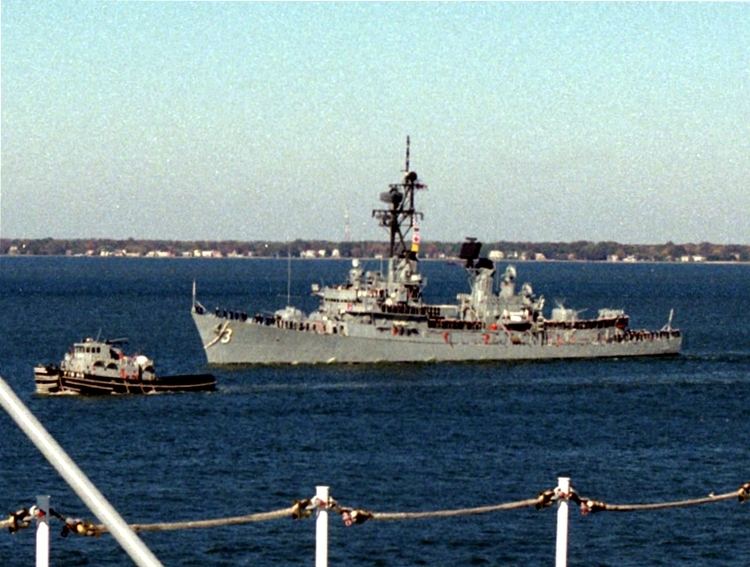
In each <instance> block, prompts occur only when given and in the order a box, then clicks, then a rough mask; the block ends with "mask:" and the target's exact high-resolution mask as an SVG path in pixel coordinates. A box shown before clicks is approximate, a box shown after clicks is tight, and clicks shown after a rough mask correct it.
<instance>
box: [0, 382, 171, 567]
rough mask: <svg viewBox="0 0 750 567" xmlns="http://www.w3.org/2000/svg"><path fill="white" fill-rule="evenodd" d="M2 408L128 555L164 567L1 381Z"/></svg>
mask: <svg viewBox="0 0 750 567" xmlns="http://www.w3.org/2000/svg"><path fill="white" fill-rule="evenodd" d="M0 405H2V406H3V408H5V411H7V412H8V414H9V415H10V416H11V417H12V418H13V420H14V421H15V422H16V423H17V424H18V427H20V428H21V430H22V431H23V432H24V433H25V434H26V436H27V437H28V438H29V439H31V441H32V442H33V443H34V445H36V447H37V449H39V451H40V452H41V453H42V455H44V456H45V457H46V458H47V460H48V461H49V462H50V463H51V464H52V466H53V467H55V469H56V470H57V472H58V473H60V476H62V477H63V479H64V480H65V482H67V483H68V484H69V485H70V487H71V488H72V489H73V490H74V491H75V493H76V494H77V495H78V496H79V497H80V498H81V500H83V502H84V503H85V504H86V506H88V507H89V510H91V511H92V512H93V513H94V515H96V517H97V518H99V520H100V521H101V522H102V523H103V524H104V525H105V526H107V529H109V531H110V532H111V533H112V536H113V537H114V538H115V539H116V540H117V541H118V543H119V544H120V545H121V546H122V548H123V549H124V550H125V552H126V553H127V554H128V555H129V556H130V558H131V559H132V560H133V562H134V563H135V564H136V565H138V566H139V567H161V563H160V562H159V560H158V559H157V558H156V556H155V555H154V554H153V553H151V550H150V549H149V548H148V547H146V545H145V544H144V543H143V542H142V541H141V540H140V538H139V537H138V536H137V535H136V534H135V532H134V531H133V530H131V529H130V526H128V525H127V524H126V523H125V520H123V519H122V517H121V516H120V514H118V513H117V510H115V509H114V508H113V507H112V505H111V504H110V503H109V502H107V499H106V498H104V496H103V495H102V493H101V492H99V490H98V489H97V488H96V486H94V485H93V483H92V482H91V481H90V480H89V479H88V477H86V475H85V474H84V473H83V471H82V470H81V469H80V468H78V465H76V464H75V463H74V462H73V460H72V459H71V458H70V457H69V456H68V455H67V453H66V452H65V451H64V450H63V448H62V447H60V445H59V444H58V443H57V441H55V440H54V438H53V437H52V436H51V435H50V434H49V433H48V432H47V430H46V429H45V428H44V426H43V425H42V424H41V423H39V420H38V419H37V418H36V417H34V415H33V414H32V413H31V412H30V411H29V409H28V408H27V407H26V406H25V405H24V403H23V402H22V401H21V400H20V399H19V398H18V396H16V394H15V392H13V390H12V389H11V387H10V386H8V384H7V382H6V381H5V380H3V379H2V378H1V377H0Z"/></svg>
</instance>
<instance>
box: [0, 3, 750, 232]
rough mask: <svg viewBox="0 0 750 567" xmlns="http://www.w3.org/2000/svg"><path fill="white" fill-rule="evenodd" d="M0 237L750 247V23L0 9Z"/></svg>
mask: <svg viewBox="0 0 750 567" xmlns="http://www.w3.org/2000/svg"><path fill="white" fill-rule="evenodd" d="M1 56H2V185H1V187H0V189H1V193H0V235H2V236H3V237H19V238H20V237H26V238H38V237H46V236H52V237H59V238H63V237H111V238H127V237H134V238H163V239H178V240H187V239H211V240H213V239H239V240H260V239H269V240H285V239H294V238H322V239H327V240H340V239H342V238H343V235H344V222H345V221H344V219H345V214H346V212H347V211H348V213H349V215H350V218H351V234H352V238H353V239H355V240H360V239H378V238H383V237H385V233H384V232H383V231H382V229H379V228H378V227H377V226H376V224H375V222H374V221H373V220H372V218H371V216H370V211H371V209H372V208H374V207H379V206H380V205H379V203H378V194H379V192H380V191H383V190H385V189H386V188H387V184H388V183H392V182H395V181H397V180H398V179H399V178H400V176H401V172H400V170H401V169H402V167H403V158H404V142H405V138H406V135H407V134H409V135H410V136H411V139H412V152H411V156H412V160H411V162H412V167H413V169H415V170H416V171H417V172H418V173H419V175H420V177H422V178H423V180H424V181H425V182H426V183H427V184H428V185H429V190H428V191H427V192H425V193H423V194H421V195H419V197H420V201H419V203H418V205H419V206H420V208H422V210H424V212H425V219H424V222H423V225H422V236H423V239H425V240H461V239H462V238H463V237H464V236H466V235H473V236H478V237H479V238H481V239H483V240H485V241H492V240H535V241H542V240H553V241H557V240H562V241H572V240H617V241H620V242H632V243H658V242H666V241H667V240H672V241H675V242H700V241H711V242H719V243H729V242H732V243H743V244H748V243H750V220H748V219H750V186H749V182H748V180H749V179H750V5H748V4H725V3H685V4H683V3H680V4H676V3H653V4H652V3H603V4H599V3H508V4H506V3H439V4H433V3H255V2H233V3H219V2H201V3H187V2H177V3H157V2H37V1H33V0H32V1H19V0H5V1H3V2H2V52H1Z"/></svg>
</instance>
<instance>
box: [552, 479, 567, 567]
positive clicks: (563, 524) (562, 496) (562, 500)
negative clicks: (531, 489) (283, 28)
mask: <svg viewBox="0 0 750 567" xmlns="http://www.w3.org/2000/svg"><path fill="white" fill-rule="evenodd" d="M555 492H556V493H557V546H556V548H555V567H566V566H567V564H568V494H569V493H570V478H568V477H565V476H560V477H558V478H557V489H556V490H555Z"/></svg>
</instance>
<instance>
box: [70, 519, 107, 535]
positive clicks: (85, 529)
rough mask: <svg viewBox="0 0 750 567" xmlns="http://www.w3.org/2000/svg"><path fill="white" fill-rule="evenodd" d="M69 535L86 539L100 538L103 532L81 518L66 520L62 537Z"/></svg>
mask: <svg viewBox="0 0 750 567" xmlns="http://www.w3.org/2000/svg"><path fill="white" fill-rule="evenodd" d="M68 534H75V535H79V536H84V537H99V536H100V535H101V532H100V531H99V528H98V527H97V526H96V525H95V524H93V523H91V522H87V521H86V520H82V519H80V518H66V519H65V523H64V524H63V528H62V531H61V532H60V535H61V536H62V537H68Z"/></svg>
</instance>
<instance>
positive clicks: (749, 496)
mask: <svg viewBox="0 0 750 567" xmlns="http://www.w3.org/2000/svg"><path fill="white" fill-rule="evenodd" d="M737 498H738V499H739V501H740V502H747V501H748V500H750V482H746V483H745V484H743V485H742V486H740V488H739V490H738V491H737Z"/></svg>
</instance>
